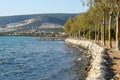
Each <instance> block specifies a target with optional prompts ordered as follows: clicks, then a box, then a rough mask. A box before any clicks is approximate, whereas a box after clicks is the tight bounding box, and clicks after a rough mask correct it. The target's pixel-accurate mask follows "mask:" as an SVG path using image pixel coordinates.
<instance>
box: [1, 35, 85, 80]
mask: <svg viewBox="0 0 120 80" xmlns="http://www.w3.org/2000/svg"><path fill="white" fill-rule="evenodd" d="M78 59H79V60H78ZM86 65H87V59H86V54H85V50H83V49H81V48H76V47H73V46H71V45H69V44H67V43H65V42H64V41H50V40H48V41H47V40H45V41H41V40H39V39H38V38H36V37H23V36H19V37H16V36H3V37H0V80H85V78H86V76H87V72H86V71H85V67H86Z"/></svg>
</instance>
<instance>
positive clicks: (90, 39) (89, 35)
mask: <svg viewBox="0 0 120 80" xmlns="http://www.w3.org/2000/svg"><path fill="white" fill-rule="evenodd" d="M89 41H91V31H90V26H89Z"/></svg>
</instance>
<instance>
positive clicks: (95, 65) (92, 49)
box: [65, 39, 113, 80]
mask: <svg viewBox="0 0 120 80" xmlns="http://www.w3.org/2000/svg"><path fill="white" fill-rule="evenodd" d="M65 42H67V43H70V44H74V45H77V46H80V47H82V48H85V49H88V52H89V53H88V56H87V57H88V58H90V64H89V65H88V66H87V67H86V69H87V70H88V76H87V78H86V80H109V79H113V76H111V72H110V68H109V62H108V60H107V59H108V58H109V56H108V54H107V51H106V49H105V48H104V47H101V46H99V45H98V44H96V43H94V42H90V41H82V40H77V39H66V40H65Z"/></svg>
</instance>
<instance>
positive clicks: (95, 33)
mask: <svg viewBox="0 0 120 80" xmlns="http://www.w3.org/2000/svg"><path fill="white" fill-rule="evenodd" d="M82 2H83V4H84V5H87V6H89V10H88V11H87V12H85V13H83V14H82V15H78V16H76V17H74V18H69V19H68V21H67V22H66V23H65V25H64V30H65V33H66V34H67V35H69V36H70V37H79V38H86V39H89V40H91V39H95V41H97V42H99V40H101V41H102V45H106V43H105V40H107V39H108V41H109V48H111V47H112V43H111V41H112V40H111V39H114V40H116V49H117V50H120V33H119V32H120V28H119V19H120V18H119V16H120V0H87V1H86V0H83V1H82Z"/></svg>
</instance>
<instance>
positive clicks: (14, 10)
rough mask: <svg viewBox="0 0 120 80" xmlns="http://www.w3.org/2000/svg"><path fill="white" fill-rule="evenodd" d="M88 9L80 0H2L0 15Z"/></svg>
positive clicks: (79, 11) (76, 11)
mask: <svg viewBox="0 0 120 80" xmlns="http://www.w3.org/2000/svg"><path fill="white" fill-rule="evenodd" d="M87 9H88V8H87V7H83V6H82V3H81V1H80V0H0V16H10V15H24V14H43V13H82V12H85V11H86V10H87Z"/></svg>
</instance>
